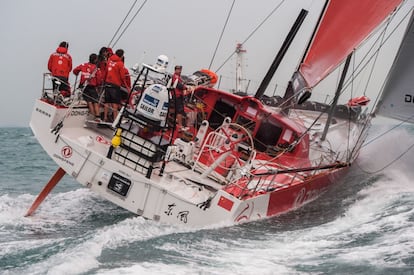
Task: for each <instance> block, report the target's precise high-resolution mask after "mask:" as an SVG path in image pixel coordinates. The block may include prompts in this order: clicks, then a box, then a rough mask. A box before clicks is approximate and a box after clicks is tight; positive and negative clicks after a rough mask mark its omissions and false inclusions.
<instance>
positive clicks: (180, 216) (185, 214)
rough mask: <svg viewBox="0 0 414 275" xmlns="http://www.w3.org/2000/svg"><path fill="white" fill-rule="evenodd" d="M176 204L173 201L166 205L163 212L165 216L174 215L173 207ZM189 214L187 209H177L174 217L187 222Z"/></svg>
mask: <svg viewBox="0 0 414 275" xmlns="http://www.w3.org/2000/svg"><path fill="white" fill-rule="evenodd" d="M176 206H177V205H176V204H175V203H171V204H168V205H167V210H165V211H164V214H165V215H167V216H172V215H175V214H174V212H175V211H174V210H175V207H176ZM189 214H190V211H188V210H183V211H179V212H178V213H177V216H176V218H177V219H178V220H179V221H181V222H183V223H187V222H188V215H189Z"/></svg>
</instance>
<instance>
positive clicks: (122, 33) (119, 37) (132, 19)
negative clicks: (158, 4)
mask: <svg viewBox="0 0 414 275" xmlns="http://www.w3.org/2000/svg"><path fill="white" fill-rule="evenodd" d="M147 1H148V0H144V2H142V4H141V6H140V7H139V8H138V10H137V11H136V13H135V14H134V16H132V18H131V20H129V22H128V24H127V25H126V26H125V28H124V30H123V31H122V32H121V34H120V35H119V36H118V38H117V39H116V40H115V42H114V43H113V44H112V46H111V47H115V45H116V44H117V43H118V41H119V39H121V37H122V36H123V35H124V33H125V32H126V30H127V29H128V28H129V26H130V25H131V23H132V22H133V21H134V19H135V17H137V15H138V13H139V12H140V11H141V10H142V8H143V7H144V6H145V4H146V3H147ZM134 5H135V3H134ZM128 14H129V12H128ZM128 14H127V15H126V16H125V19H126V17H128ZM125 19H124V20H125Z"/></svg>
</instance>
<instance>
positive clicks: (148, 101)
mask: <svg viewBox="0 0 414 275" xmlns="http://www.w3.org/2000/svg"><path fill="white" fill-rule="evenodd" d="M143 102H144V103H146V104H148V105H151V106H153V107H157V106H158V103H159V102H160V100H159V99H156V98H155V97H152V96H150V95H148V94H146V95H145V96H144V100H143Z"/></svg>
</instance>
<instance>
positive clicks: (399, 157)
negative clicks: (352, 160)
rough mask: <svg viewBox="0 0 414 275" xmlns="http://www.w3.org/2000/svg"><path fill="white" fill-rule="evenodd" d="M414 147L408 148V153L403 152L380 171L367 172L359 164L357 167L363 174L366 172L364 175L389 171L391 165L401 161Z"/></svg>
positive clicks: (413, 145) (412, 145)
mask: <svg viewBox="0 0 414 275" xmlns="http://www.w3.org/2000/svg"><path fill="white" fill-rule="evenodd" d="M413 147H414V143H413V144H411V146H410V147H408V149H407V151H405V152H403V153H401V154H400V155H399V156H397V157H396V158H395V159H394V160H392V161H391V162H389V163H388V164H387V165H385V166H383V167H381V168H380V169H378V170H376V171H368V170H365V169H363V168H362V167H361V165H359V164H357V166H358V168H359V169H360V170H361V171H362V172H364V173H366V174H376V173H379V172H381V171H383V170H385V169H387V168H388V167H390V166H391V165H393V164H394V163H395V162H396V161H397V160H400V159H401V158H402V157H403V156H404V155H405V154H407V153H408V152H409V151H410V150H411V149H412V148H413Z"/></svg>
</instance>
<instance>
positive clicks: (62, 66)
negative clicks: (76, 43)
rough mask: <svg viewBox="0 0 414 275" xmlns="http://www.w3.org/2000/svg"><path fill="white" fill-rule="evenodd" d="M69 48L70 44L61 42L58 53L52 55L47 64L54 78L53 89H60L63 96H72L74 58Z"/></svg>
mask: <svg viewBox="0 0 414 275" xmlns="http://www.w3.org/2000/svg"><path fill="white" fill-rule="evenodd" d="M68 48H69V43H68V42H65V41H63V42H61V43H60V44H59V47H58V48H57V49H56V52H54V53H52V54H51V55H50V57H49V62H48V64H47V68H48V69H49V71H50V72H51V74H52V76H53V79H52V82H53V89H54V90H55V89H57V87H59V91H60V92H61V94H62V95H63V96H70V86H69V74H70V72H71V71H72V57H71V56H70V54H69V53H68ZM58 82H60V83H58Z"/></svg>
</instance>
